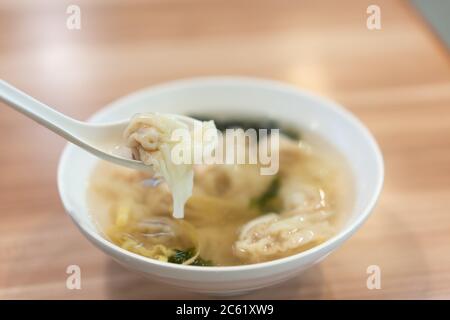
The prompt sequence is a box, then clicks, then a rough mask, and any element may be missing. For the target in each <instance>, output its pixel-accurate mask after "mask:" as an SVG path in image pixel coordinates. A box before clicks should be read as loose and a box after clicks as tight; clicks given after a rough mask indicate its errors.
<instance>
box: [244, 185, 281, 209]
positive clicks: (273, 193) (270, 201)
mask: <svg viewBox="0 0 450 320" xmlns="http://www.w3.org/2000/svg"><path fill="white" fill-rule="evenodd" d="M280 186H281V181H280V177H279V176H276V177H275V178H274V179H273V180H272V182H271V183H270V185H269V187H268V188H267V190H266V191H264V193H263V194H261V195H260V196H259V197H257V198H253V199H252V200H250V206H251V207H254V208H257V209H259V210H260V211H261V212H262V213H267V212H278V211H280V209H281V200H280V199H279V197H278V193H279V191H280Z"/></svg>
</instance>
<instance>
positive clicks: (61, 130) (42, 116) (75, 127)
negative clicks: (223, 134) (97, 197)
mask: <svg viewBox="0 0 450 320" xmlns="http://www.w3.org/2000/svg"><path fill="white" fill-rule="evenodd" d="M0 101H3V102H5V103H6V104H7V105H9V106H11V107H12V108H14V109H15V110H17V111H19V112H21V113H23V114H24V115H26V116H27V117H29V118H31V119H33V120H35V121H36V122H38V123H39V124H41V125H43V126H45V127H47V128H48V129H50V130H52V131H53V132H55V133H56V134H58V135H60V136H61V137H63V138H65V139H67V140H68V141H70V142H72V143H74V144H76V145H78V146H79V147H81V148H83V149H85V150H86V151H89V152H90V153H92V154H93V155H95V156H97V157H99V158H101V159H103V160H107V161H111V162H113V163H115V164H118V165H122V166H126V167H129V168H132V169H137V170H145V171H149V169H150V167H149V166H148V165H145V164H144V163H143V162H141V161H136V160H133V159H128V158H125V157H121V156H119V155H118V154H116V153H113V150H114V147H115V146H119V145H121V144H123V142H124V138H123V132H124V130H125V128H126V126H127V125H128V123H129V119H125V120H123V121H118V122H114V123H88V122H82V121H78V120H75V119H72V118H70V117H68V116H66V115H64V114H62V113H60V112H58V111H56V110H54V109H52V108H50V107H49V106H47V105H45V104H43V103H42V102H39V101H37V100H36V99H34V98H33V97H30V96H29V95H27V94H26V93H24V92H22V91H20V90H19V89H17V88H15V87H13V86H12V85H10V84H8V83H7V82H5V81H3V80H0ZM174 116H175V117H177V119H178V120H180V121H182V122H184V123H186V124H188V125H189V126H192V125H193V124H194V122H195V121H198V120H195V119H193V118H189V117H186V116H182V115H174Z"/></svg>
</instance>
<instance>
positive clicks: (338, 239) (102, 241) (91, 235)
mask: <svg viewBox="0 0 450 320" xmlns="http://www.w3.org/2000/svg"><path fill="white" fill-rule="evenodd" d="M213 84H214V85H219V86H220V85H239V86H247V87H249V86H253V87H258V88H259V89H266V90H276V91H279V92H281V93H288V94H294V95H297V96H303V97H305V98H307V99H310V100H314V101H315V102H316V103H318V104H320V105H322V107H325V108H328V109H332V110H333V111H334V112H335V113H337V114H338V115H339V116H340V117H343V118H345V119H346V120H348V122H350V123H351V124H352V125H353V126H355V127H356V129H357V130H358V131H359V132H360V133H361V135H362V136H363V137H364V140H366V142H367V143H368V145H369V148H370V149H371V151H372V156H374V158H375V163H376V167H377V169H378V172H379V175H378V176H377V178H376V186H375V189H374V190H375V192H374V193H373V194H372V195H371V196H370V198H369V200H368V202H367V203H366V205H365V206H364V208H363V210H361V211H362V212H361V213H360V214H359V215H358V216H357V217H356V219H355V221H353V222H352V223H351V224H349V225H347V226H345V227H344V228H342V229H340V230H339V232H338V233H337V234H335V235H334V236H333V237H331V238H329V239H328V240H326V241H324V242H323V243H321V244H319V245H317V246H315V247H313V248H311V249H308V250H306V251H302V252H299V253H297V254H294V255H291V256H287V257H284V258H279V259H275V260H271V261H266V262H259V263H254V264H247V265H239V266H213V267H206V266H190V265H182V264H175V263H168V262H163V261H159V260H156V259H151V258H147V257H144V256H141V255H138V254H136V253H133V252H130V251H127V250H125V249H123V248H121V247H119V246H117V245H116V244H114V243H112V242H111V241H109V240H107V239H106V238H104V237H103V236H102V235H101V234H100V232H99V231H96V232H94V231H92V230H90V228H86V227H85V226H84V224H82V223H80V222H79V221H78V220H77V218H75V217H74V216H73V215H72V213H71V212H72V209H71V208H70V205H69V204H70V201H69V197H68V195H67V192H66V191H65V190H66V188H65V187H64V184H65V183H64V181H63V172H64V171H65V170H66V166H67V164H68V163H69V159H68V157H69V156H70V152H71V150H72V149H74V148H75V146H74V145H72V144H70V143H67V144H66V145H65V147H64V149H63V151H62V153H61V156H60V159H59V163H58V169H57V185H58V192H59V195H60V198H61V201H62V204H63V206H64V209H65V211H66V213H67V214H68V215H69V216H70V218H71V219H72V220H73V221H74V222H75V224H76V225H77V227H78V228H79V229H80V230H81V231H82V233H84V234H85V235H87V236H88V239H89V240H91V241H93V240H94V241H96V242H97V243H96V244H98V245H100V246H101V248H100V249H102V251H105V249H104V247H106V248H108V249H110V250H112V251H116V252H117V253H119V254H120V255H124V256H127V257H129V258H131V259H135V260H139V262H141V263H147V264H154V265H157V266H159V267H163V268H168V269H172V270H179V271H195V272H197V271H198V272H202V273H204V272H210V273H211V272H212V273H215V272H238V271H249V270H258V269H265V268H272V267H276V266H277V265H281V264H285V263H289V262H293V261H294V260H299V259H302V258H304V257H307V256H313V255H314V254H318V253H319V252H320V251H322V250H324V249H326V248H328V247H330V250H329V251H331V250H332V249H333V247H332V245H333V244H337V245H338V246H339V245H341V244H342V243H343V242H344V241H346V240H347V239H348V238H350V237H351V236H352V235H353V234H354V233H355V232H356V231H357V230H358V229H359V228H360V227H361V225H362V224H363V223H364V222H365V221H366V220H367V218H368V217H369V215H370V214H371V212H372V211H373V208H374V207H375V204H376V202H377V200H378V198H379V196H380V194H381V190H382V187H383V181H384V162H383V156H382V153H381V150H380V148H379V146H378V144H377V142H376V140H375V138H374V137H373V136H372V134H371V133H370V131H369V130H368V129H367V127H366V126H365V125H364V124H363V123H362V122H361V121H360V120H359V119H358V118H356V116H355V115H353V114H352V113H351V112H350V111H348V110H346V109H345V108H344V107H343V106H341V105H340V104H338V103H336V102H334V101H333V100H330V99H328V98H325V97H323V96H320V95H318V94H315V93H313V92H310V91H308V90H304V89H301V88H298V87H296V86H294V85H292V84H289V83H285V82H281V81H278V80H269V79H264V78H256V77H247V76H206V77H203V76H201V77H191V78H183V79H179V80H172V81H168V82H164V83H161V84H156V85H151V86H149V87H145V88H143V89H140V90H137V91H134V92H132V93H130V94H127V95H125V96H123V97H120V98H118V99H116V100H114V101H113V102H111V103H108V104H107V105H105V106H104V107H102V108H101V109H100V110H99V111H97V112H95V113H94V114H93V115H92V116H91V117H89V118H88V121H89V122H92V121H96V119H97V118H99V117H101V116H102V115H103V114H104V113H109V112H113V111H114V110H116V109H119V108H122V105H123V103H125V102H132V101H134V100H139V99H141V98H142V97H144V96H146V95H148V94H149V93H152V94H158V93H161V92H164V91H171V90H178V89H181V88H183V87H184V88H188V87H201V86H205V85H208V86H210V85H213ZM87 214H88V215H89V213H87ZM327 252H328V251H327ZM327 252H326V253H327ZM326 253H325V254H326ZM107 254H108V255H111V253H110V252H107Z"/></svg>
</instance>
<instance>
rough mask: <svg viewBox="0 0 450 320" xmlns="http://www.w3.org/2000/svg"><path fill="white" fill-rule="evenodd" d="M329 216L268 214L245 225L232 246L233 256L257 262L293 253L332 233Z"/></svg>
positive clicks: (315, 214) (317, 214)
mask: <svg viewBox="0 0 450 320" xmlns="http://www.w3.org/2000/svg"><path fill="white" fill-rule="evenodd" d="M328 216H329V215H328V214H324V213H323V212H321V211H319V212H316V213H307V214H297V215H291V216H286V215H284V214H281V215H279V214H275V213H271V214H267V215H264V216H262V217H259V218H256V219H254V220H252V221H250V222H248V223H247V224H246V225H244V226H243V227H242V229H241V232H240V234H239V239H238V240H237V241H236V242H235V244H234V252H235V254H236V256H238V257H239V258H241V259H242V260H244V261H247V262H251V263H256V262H261V261H268V260H272V259H275V258H277V257H282V256H286V255H287V254H294V253H295V252H296V251H300V249H302V248H303V247H304V246H306V245H312V244H314V243H316V242H318V241H323V240H324V239H327V238H329V237H330V236H331V235H332V234H333V228H332V227H331V225H330V224H329V222H328V221H327V220H326V218H327V217H328Z"/></svg>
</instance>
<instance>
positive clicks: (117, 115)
mask: <svg viewBox="0 0 450 320" xmlns="http://www.w3.org/2000/svg"><path fill="white" fill-rule="evenodd" d="M145 111H160V112H167V113H197V114H201V113H207V114H213V115H221V116H223V115H226V114H232V115H236V114H237V115H239V114H245V115H247V116H248V115H250V116H251V115H256V116H258V117H269V118H273V119H275V120H279V121H280V122H288V123H291V124H294V125H296V126H297V127H298V128H300V129H302V130H307V131H312V132H316V133H317V134H318V135H320V136H321V137H322V138H324V139H325V140H326V141H328V142H329V143H330V144H332V145H333V146H335V148H337V149H338V150H339V151H340V152H341V153H342V154H343V155H344V156H345V158H346V159H347V161H348V163H349V164H350V167H351V169H352V171H353V175H354V179H355V193H356V194H355V197H354V198H355V202H354V205H353V210H352V212H351V213H350V214H349V218H348V221H347V222H346V224H345V226H344V227H343V228H342V230H341V231H340V232H339V233H338V234H337V235H336V236H334V237H333V238H331V239H329V240H328V241H326V242H325V243H322V244H320V245H319V246H316V247H314V248H312V249H310V250H307V251H305V252H302V253H299V254H296V255H293V256H290V257H286V258H283V259H279V260H275V261H270V262H265V263H259V264H253V265H245V266H233V267H195V266H184V265H177V264H171V263H164V262H159V261H156V260H152V259H148V258H145V257H142V256H139V255H137V254H134V253H131V252H128V251H126V250H123V249H121V248H119V247H118V246H116V245H114V244H113V243H111V242H109V241H108V240H106V239H105V238H103V237H102V236H101V235H100V234H99V232H98V230H97V229H96V227H95V226H94V223H93V222H92V221H91V218H90V215H89V213H88V208H87V204H86V187H87V183H88V179H89V174H90V172H91V169H92V168H93V166H94V164H95V163H96V162H97V159H96V158H95V157H93V156H91V155H90V154H88V153H87V152H85V151H83V150H81V149H79V148H78V147H76V146H74V145H70V144H69V145H67V146H66V148H65V150H64V152H63V154H62V156H61V159H60V164H59V171H58V187H59V192H60V196H61V199H62V202H63V204H64V207H65V209H66V210H67V212H68V213H69V215H70V217H71V218H72V219H73V221H74V222H75V224H76V225H77V226H78V228H79V229H80V230H81V232H82V233H83V234H84V235H85V236H86V237H87V238H88V239H89V240H90V241H91V242H92V243H93V244H94V245H96V246H97V247H99V248H100V249H101V250H103V251H104V252H105V253H106V254H108V255H109V256H111V257H112V258H113V259H115V260H116V261H117V262H119V263H121V264H122V265H123V266H125V267H127V268H129V269H131V270H133V271H136V272H139V273H140V274H142V275H144V276H146V277H149V278H151V279H155V280H159V281H162V282H165V283H168V284H171V285H174V286H177V287H181V288H184V289H187V290H190V291H195V292H202V293H209V294H223V295H225V294H239V293H243V292H247V291H250V290H253V289H258V288H263V287H266V286H270V285H273V284H276V283H279V282H281V281H283V280H286V279H289V278H291V277H294V276H295V275H297V274H299V273H300V272H302V271H304V270H306V269H307V268H309V267H311V266H312V265H313V264H315V263H317V262H319V261H320V260H322V259H323V258H325V257H326V256H327V255H328V254H329V253H331V252H332V251H333V250H335V249H336V248H338V247H339V246H340V245H341V244H342V243H343V242H344V241H345V240H347V239H348V238H349V237H350V236H351V235H352V234H353V233H354V232H355V231H356V230H357V229H358V228H359V227H360V226H361V224H362V223H363V222H364V221H365V220H366V219H367V217H368V216H369V214H370V212H371V211H372V209H373V207H374V205H375V202H376V201H377V198H378V196H379V194H380V191H381V188H382V184H383V175H384V173H383V160H382V156H381V153H380V150H379V148H378V146H377V144H376V142H375V140H374V139H373V137H372V136H371V134H370V133H369V131H368V130H367V129H366V128H365V127H364V126H363V125H362V124H361V123H360V122H359V121H358V120H357V119H356V118H355V117H354V116H353V115H351V114H350V113H349V112H347V111H345V110H344V109H343V108H341V107H340V106H338V105H337V104H336V103H334V102H331V101H328V100H326V99H323V98H320V97H318V96H315V95H313V94H311V93H308V92H305V91H302V90H299V89H297V88H295V87H292V86H289V85H285V84H282V83H278V82H274V81H267V80H257V79H249V78H235V77H221V78H197V79H191V80H181V81H176V82H171V83H168V84H163V85H159V86H155V87H151V88H149V89H145V90H142V91H139V92H137V93H134V94H131V95H129V96H127V97H125V98H122V99H120V100H118V101H116V102H114V103H112V104H111V105H108V106H107V107H105V108H104V109H103V110H101V111H100V112H98V113H97V114H96V115H95V116H94V117H93V118H92V119H91V121H93V122H106V121H115V120H121V119H124V118H129V117H130V116H132V115H133V114H135V113H138V112H145Z"/></svg>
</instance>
